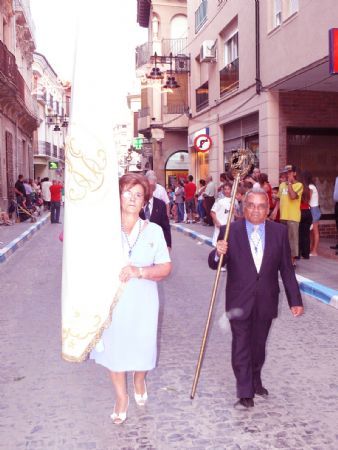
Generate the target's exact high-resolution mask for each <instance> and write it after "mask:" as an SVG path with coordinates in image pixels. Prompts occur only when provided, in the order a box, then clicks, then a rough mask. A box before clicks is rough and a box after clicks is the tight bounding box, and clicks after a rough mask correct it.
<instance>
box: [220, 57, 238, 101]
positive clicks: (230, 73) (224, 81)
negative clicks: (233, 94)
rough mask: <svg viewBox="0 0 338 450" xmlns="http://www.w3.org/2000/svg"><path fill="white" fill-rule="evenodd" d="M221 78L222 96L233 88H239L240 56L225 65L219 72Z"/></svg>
mask: <svg viewBox="0 0 338 450" xmlns="http://www.w3.org/2000/svg"><path fill="white" fill-rule="evenodd" d="M219 78H220V88H219V93H220V95H221V96H222V95H225V94H226V93H228V92H230V91H232V90H233V89H237V88H238V84H239V58H237V59H235V60H234V61H233V62H231V63H230V64H228V65H227V66H225V67H223V69H222V70H220V72H219Z"/></svg>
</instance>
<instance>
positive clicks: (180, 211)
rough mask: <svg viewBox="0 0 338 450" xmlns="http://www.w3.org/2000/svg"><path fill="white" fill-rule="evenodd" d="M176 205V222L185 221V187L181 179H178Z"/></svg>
mask: <svg viewBox="0 0 338 450" xmlns="http://www.w3.org/2000/svg"><path fill="white" fill-rule="evenodd" d="M175 205H176V209H177V220H175V222H176V223H179V222H183V220H184V188H183V182H182V181H181V180H177V181H176V187H175Z"/></svg>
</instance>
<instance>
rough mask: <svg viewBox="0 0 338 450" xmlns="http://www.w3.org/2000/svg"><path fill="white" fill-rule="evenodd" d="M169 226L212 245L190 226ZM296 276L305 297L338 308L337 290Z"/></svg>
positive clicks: (205, 237)
mask: <svg viewBox="0 0 338 450" xmlns="http://www.w3.org/2000/svg"><path fill="white" fill-rule="evenodd" d="M170 225H171V228H172V229H174V230H175V231H178V232H180V233H183V234H185V235H186V236H189V237H191V238H192V239H195V240H197V241H199V242H201V243H203V244H206V245H209V247H212V239H211V238H210V237H209V236H205V235H204V234H201V233H197V232H196V231H194V230H191V229H190V228H186V227H184V226H183V225H178V224H173V223H171V224H170ZM296 278H297V281H298V284H299V288H300V290H301V292H302V294H304V295H305V297H310V298H314V299H315V300H319V301H320V302H322V303H324V304H325V305H329V306H332V307H333V308H335V309H338V291H337V290H335V289H331V288H329V287H327V286H324V285H323V284H320V283H317V282H316V281H313V280H310V279H309V278H305V277H303V276H302V275H298V274H296Z"/></svg>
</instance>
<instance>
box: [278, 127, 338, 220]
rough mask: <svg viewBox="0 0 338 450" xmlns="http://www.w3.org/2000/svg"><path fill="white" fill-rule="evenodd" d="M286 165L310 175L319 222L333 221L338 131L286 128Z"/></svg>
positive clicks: (337, 170)
mask: <svg viewBox="0 0 338 450" xmlns="http://www.w3.org/2000/svg"><path fill="white" fill-rule="evenodd" d="M287 161H288V163H290V164H294V165H295V166H296V167H297V168H298V170H299V171H304V170H306V171H308V172H310V173H311V175H312V177H313V180H314V182H315V184H316V187H317V189H318V194H319V204H320V209H321V212H322V219H324V220H325V219H333V218H334V216H333V213H334V202H333V189H334V183H335V179H336V176H337V174H338V128H295V127H288V128H287Z"/></svg>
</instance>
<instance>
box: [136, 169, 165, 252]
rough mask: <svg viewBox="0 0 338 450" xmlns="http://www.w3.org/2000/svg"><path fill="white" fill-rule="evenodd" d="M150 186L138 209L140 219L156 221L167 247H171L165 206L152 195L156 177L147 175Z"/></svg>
mask: <svg viewBox="0 0 338 450" xmlns="http://www.w3.org/2000/svg"><path fill="white" fill-rule="evenodd" d="M147 179H148V182H149V186H150V198H149V201H148V202H147V203H146V204H145V205H144V207H143V209H141V211H140V217H141V219H143V220H144V219H148V220H149V221H150V222H154V223H157V225H159V226H160V227H161V228H162V230H163V234H164V238H165V240H166V243H167V246H168V248H171V230H170V223H169V218H168V214H167V207H166V204H165V203H164V201H163V200H160V199H159V198H156V197H154V196H153V192H154V190H155V189H156V179H155V178H152V177H147Z"/></svg>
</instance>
